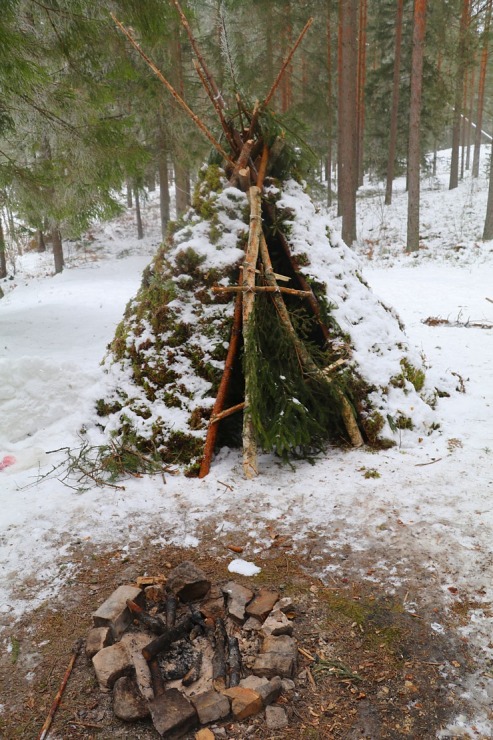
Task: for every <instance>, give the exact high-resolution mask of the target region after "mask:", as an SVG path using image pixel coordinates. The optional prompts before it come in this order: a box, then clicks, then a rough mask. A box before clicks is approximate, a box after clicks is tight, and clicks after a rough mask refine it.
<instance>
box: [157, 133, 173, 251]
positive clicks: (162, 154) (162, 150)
mask: <svg viewBox="0 0 493 740" xmlns="http://www.w3.org/2000/svg"><path fill="white" fill-rule="evenodd" d="M158 146H159V151H158V172H159V212H160V216H161V236H162V238H163V241H164V239H165V238H166V233H167V230H168V223H169V219H170V211H169V206H170V195H169V172H168V148H167V144H166V134H165V131H164V126H163V124H162V123H161V122H160V124H159V143H158Z"/></svg>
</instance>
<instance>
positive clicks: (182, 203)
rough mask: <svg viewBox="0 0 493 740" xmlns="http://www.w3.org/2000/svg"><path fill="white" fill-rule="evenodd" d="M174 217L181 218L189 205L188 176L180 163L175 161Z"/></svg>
mask: <svg viewBox="0 0 493 740" xmlns="http://www.w3.org/2000/svg"><path fill="white" fill-rule="evenodd" d="M175 192H176V215H177V216H178V217H180V216H182V215H183V214H184V213H185V211H186V210H187V208H188V206H189V205H190V176H189V173H188V170H187V168H186V167H185V166H184V165H183V163H182V162H181V161H179V160H178V159H175Z"/></svg>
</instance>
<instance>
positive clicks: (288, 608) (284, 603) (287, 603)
mask: <svg viewBox="0 0 493 740" xmlns="http://www.w3.org/2000/svg"><path fill="white" fill-rule="evenodd" d="M276 609H280V610H281V611H282V612H284V613H285V614H286V613H287V612H293V611H295V606H294V604H293V600H292V599H291V598H290V597H289V596H284V597H283V598H282V599H279V601H278V602H277V604H276Z"/></svg>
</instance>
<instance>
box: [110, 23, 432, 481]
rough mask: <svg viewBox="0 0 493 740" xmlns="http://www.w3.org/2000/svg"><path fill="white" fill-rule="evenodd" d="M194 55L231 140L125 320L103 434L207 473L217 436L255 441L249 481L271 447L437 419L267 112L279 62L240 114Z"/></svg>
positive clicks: (295, 446) (399, 338) (294, 450)
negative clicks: (266, 86)
mask: <svg viewBox="0 0 493 740" xmlns="http://www.w3.org/2000/svg"><path fill="white" fill-rule="evenodd" d="M308 26H309V24H307V26H306V27H305V29H304V31H303V32H302V34H301V35H300V37H299V39H298V41H297V42H296V44H295V45H294V47H293V49H292V50H291V52H290V53H289V54H288V55H287V57H286V61H285V64H284V65H283V68H285V65H286V64H287V63H288V62H289V59H290V56H292V53H294V50H295V48H296V46H297V45H298V43H299V42H300V41H301V38H302V36H303V34H304V33H305V32H306V30H307V28H308ZM123 30H124V29H123ZM124 32H125V33H126V34H127V35H128V36H129V38H130V40H131V41H132V43H133V44H134V46H137V45H136V43H135V42H134V41H133V39H132V38H131V36H130V35H129V34H128V32H126V31H125V30H124ZM190 33H191V32H190ZM191 38H193V37H192V36H191ZM137 48H138V46H137ZM139 53H142V52H141V51H140V50H139ZM144 56H145V55H144ZM197 59H198V61H197V65H196V66H197V68H198V71H199V76H200V78H201V80H202V83H203V84H204V87H205V88H206V90H207V91H208V93H209V94H210V97H211V100H213V101H214V106H215V108H216V109H217V112H218V117H219V121H220V123H221V126H222V129H223V134H224V136H223V143H224V147H223V144H219V143H218V141H217V140H216V139H215V137H214V136H213V135H212V134H210V132H207V135H208V138H209V140H211V143H213V146H214V150H215V152H216V162H214V163H212V164H209V165H208V166H204V167H203V168H202V169H201V171H200V172H199V174H198V182H197V185H196V188H195V194H194V199H193V204H192V208H191V209H190V210H189V212H188V213H187V214H186V216H185V217H184V218H183V219H182V221H181V222H180V223H178V224H175V225H174V227H173V229H172V230H171V231H170V234H169V236H168V239H167V241H166V244H164V245H163V246H162V247H161V248H160V250H159V252H158V254H157V255H156V257H155V259H154V261H153V263H152V264H151V266H150V267H149V268H147V270H146V271H145V273H144V276H143V280H142V286H141V288H140V291H139V293H138V294H137V296H136V297H135V299H134V300H133V301H131V302H130V303H129V305H128V306H127V309H126V313H125V316H124V318H123V321H122V322H121V324H120V325H119V327H118V329H117V332H116V336H115V339H114V340H113V342H112V344H111V346H110V352H109V355H108V357H107V360H106V367H107V370H108V373H109V374H110V376H111V378H112V384H111V385H112V387H113V390H112V391H110V392H109V393H108V394H107V397H106V398H104V399H101V400H100V402H99V404H98V412H99V413H100V415H101V416H102V417H106V420H105V428H106V430H107V431H108V432H109V433H110V434H112V435H113V436H114V437H116V438H118V439H119V440H121V441H123V442H124V443H125V445H127V446H131V447H132V446H133V447H134V448H135V449H137V450H139V451H140V452H142V453H145V454H146V455H152V456H153V457H155V458H156V459H159V460H162V461H163V462H165V463H167V464H174V465H177V466H180V467H183V468H184V469H185V470H186V471H187V472H188V473H189V474H200V475H202V476H203V475H206V474H207V472H208V471H209V468H210V465H211V460H212V458H213V455H214V451H215V450H216V449H217V448H218V447H220V446H222V445H228V446H242V447H243V467H244V472H245V475H246V476H247V477H252V476H254V475H256V474H257V473H258V464H257V450H258V449H261V450H264V451H268V452H274V453H276V454H277V455H279V456H281V457H282V458H285V459H288V458H292V457H296V456H302V457H308V456H312V455H314V454H316V453H317V452H319V451H320V450H322V449H324V447H325V446H326V445H327V444H329V443H330V444H338V445H343V446H346V447H350V446H360V445H362V444H369V445H372V446H376V447H385V446H390V445H393V444H395V443H396V442H400V443H402V440H403V436H404V437H406V435H416V433H417V434H420V435H423V434H424V433H426V431H430V430H431V429H432V428H433V425H434V414H433V411H432V408H431V406H432V405H433V403H434V400H435V391H434V389H430V390H427V389H426V383H425V373H424V369H423V366H422V361H421V358H420V357H419V356H416V355H415V354H414V353H413V352H412V351H411V350H410V349H409V347H408V344H407V340H406V337H405V335H404V333H403V329H402V326H401V324H400V322H399V320H398V318H397V316H396V315H395V314H394V312H393V311H392V310H390V309H388V308H387V307H385V306H384V305H383V304H382V303H381V302H380V301H379V300H378V299H377V298H376V297H375V296H374V294H373V293H372V291H371V289H370V288H369V287H368V285H367V284H366V283H365V281H364V279H363V277H362V275H361V271H360V265H359V263H358V260H357V259H356V257H355V255H354V254H353V252H352V251H351V250H350V249H349V248H348V247H347V246H346V245H345V244H344V243H343V242H342V241H341V240H340V239H338V238H337V237H335V236H334V235H333V234H332V232H331V228H330V224H329V222H328V219H327V218H326V216H324V215H323V214H321V213H319V212H318V210H317V208H316V206H315V204H314V203H313V202H312V201H311V199H310V197H309V195H308V194H307V192H306V190H305V188H304V186H303V184H302V183H301V182H299V181H298V179H297V169H298V168H297V165H298V159H299V152H298V151H297V149H296V148H295V147H292V146H290V144H289V143H288V140H287V136H286V132H285V131H284V130H283V127H282V125H281V123H280V121H279V119H277V118H276V116H275V115H273V114H272V113H270V112H269V109H268V103H269V100H270V97H272V94H273V91H274V90H275V87H276V85H277V84H278V83H279V79H280V76H281V75H282V69H281V71H280V74H279V75H278V78H277V79H276V81H275V83H274V85H273V87H272V89H271V91H270V92H269V94H268V95H267V97H266V99H265V100H264V101H263V102H262V103H258V102H257V103H255V105H254V106H252V107H251V109H250V108H249V107H248V106H247V105H245V104H244V102H243V101H242V100H240V99H239V98H238V97H237V100H236V103H237V108H238V113H237V115H235V116H234V117H228V116H227V115H226V113H225V110H224V108H223V106H222V103H219V102H218V101H219V100H220V96H218V94H217V88H215V85H214V82H213V80H212V78H211V76H210V74H209V72H208V70H207V67H206V66H205V64H204V62H203V60H202V58H201V56H200V53H199V52H197ZM147 61H148V63H150V64H151V65H152V63H151V62H150V60H147ZM154 71H155V72H156V70H154ZM156 73H159V71H157V72H156ZM159 74H160V73H159ZM238 122H241V125H238ZM199 123H201V122H199ZM199 127H200V125H199Z"/></svg>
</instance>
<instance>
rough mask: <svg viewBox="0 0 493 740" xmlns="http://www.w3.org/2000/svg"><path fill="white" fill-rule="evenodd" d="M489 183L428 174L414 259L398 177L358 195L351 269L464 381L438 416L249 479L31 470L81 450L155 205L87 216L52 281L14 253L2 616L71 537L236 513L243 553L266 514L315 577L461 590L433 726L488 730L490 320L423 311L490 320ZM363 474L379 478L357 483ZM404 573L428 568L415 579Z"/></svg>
mask: <svg viewBox="0 0 493 740" xmlns="http://www.w3.org/2000/svg"><path fill="white" fill-rule="evenodd" d="M444 159H446V157H444ZM399 187H400V190H399ZM486 187H487V184H486V180H485V179H484V178H482V179H480V180H479V181H478V182H476V183H472V181H471V180H470V179H466V180H465V181H464V182H463V183H462V184H461V186H460V187H459V189H457V190H455V191H452V192H449V191H447V190H446V189H445V188H446V185H445V176H443V177H441V176H439V177H438V178H436V179H435V180H433V181H432V180H431V179H430V180H427V181H426V182H425V183H424V191H423V205H422V219H421V220H422V230H421V234H422V244H423V249H422V250H421V251H420V252H419V254H418V255H417V256H412V257H410V256H405V255H403V254H402V247H403V245H404V244H405V225H406V210H405V208H406V196H405V194H404V193H403V184H402V183H398V188H397V194H396V196H395V197H394V203H393V205H392V206H391V207H390V208H385V207H384V206H383V195H382V194H381V193H378V192H376V190H375V188H374V187H370V186H368V187H367V188H366V189H365V190H364V192H363V194H362V197H361V199H360V203H359V244H358V251H359V252H360V253H361V254H362V255H363V256H364V262H365V264H364V272H365V277H366V278H367V280H368V281H369V283H370V284H371V285H372V287H373V289H374V290H375V292H377V293H378V294H379V295H380V296H381V297H382V298H383V299H385V301H386V302H387V303H389V304H391V305H393V306H394V307H395V308H396V309H397V311H398V312H399V313H400V315H401V317H402V318H403V320H404V323H405V324H406V328H407V332H408V335H409V337H410V340H411V342H412V343H414V344H415V345H416V346H417V347H418V349H419V350H420V351H421V350H422V351H423V352H424V354H425V355H426V357H427V359H428V361H429V363H430V365H431V368H430V370H429V373H430V374H431V377H432V378H433V377H436V378H439V377H440V376H441V375H443V373H444V372H446V371H450V370H452V371H454V372H456V373H457V385H458V386H459V385H460V384H461V379H462V380H463V381H464V383H465V389H466V393H465V394H464V393H456V394H454V395H453V396H452V397H451V398H444V399H442V400H441V401H440V403H439V407H438V410H437V419H438V421H439V422H440V425H441V426H440V429H439V430H438V431H437V432H436V433H434V434H433V435H432V436H431V437H429V438H425V439H423V440H422V441H421V442H420V443H419V445H418V446H413V447H412V448H406V447H405V446H403V445H398V446H397V447H396V448H394V449H392V450H388V451H385V452H381V453H378V454H375V453H372V452H370V451H368V450H365V449H360V450H355V451H351V452H342V451H340V450H329V451H328V452H327V454H326V456H325V457H324V458H323V459H320V460H319V461H318V462H317V463H316V464H315V465H314V466H312V465H309V464H308V463H300V464H298V465H297V466H296V469H295V470H293V469H291V468H289V467H286V468H281V467H279V465H278V463H277V462H276V461H275V460H273V459H272V458H268V457H265V458H263V459H262V461H261V472H262V474H261V476H260V477H259V478H258V479H256V480H254V481H250V482H246V481H244V480H243V479H242V474H241V465H240V464H239V462H240V461H239V456H238V454H237V452H236V451H234V452H233V451H229V450H224V451H223V452H222V453H221V454H220V456H219V459H218V460H217V461H216V462H215V464H214V466H213V468H212V472H211V474H210V475H209V476H208V477H207V478H206V479H204V480H201V481H199V480H189V479H184V478H181V477H179V476H178V477H170V476H168V477H167V481H166V484H165V485H164V484H163V482H162V481H161V480H160V479H158V478H155V479H149V478H147V479H141V480H136V479H132V480H129V481H125V490H124V491H120V490H115V489H108V488H106V489H104V490H101V489H97V488H94V489H91V490H88V491H85V492H83V493H77V492H75V491H73V490H71V489H69V488H67V487H66V486H64V485H63V484H62V483H61V482H59V481H58V480H57V479H56V478H52V477H46V478H44V479H42V480H41V481H40V482H37V481H38V479H39V476H45V475H46V474H47V473H48V472H49V471H50V469H51V467H52V466H53V465H56V464H57V463H58V462H59V461H60V460H61V459H62V458H63V452H50V451H52V450H58V449H59V448H62V447H67V446H70V447H74V446H79V445H80V438H79V436H78V433H79V431H80V430H81V428H83V427H84V426H88V427H90V426H91V424H92V423H93V422H94V421H95V420H96V417H95V413H94V407H93V404H94V400H95V399H96V398H98V397H100V396H101V395H102V389H103V386H104V383H105V378H104V375H103V372H102V369H101V367H100V361H101V359H102V357H103V355H104V352H105V346H106V344H107V343H108V341H110V339H111V338H112V335H113V331H114V327H115V325H116V324H117V322H118V321H119V319H120V318H121V315H122V312H123V308H124V306H125V303H126V301H127V300H128V299H129V298H130V297H131V296H132V295H133V294H134V293H135V291H136V289H137V287H138V285H139V282H140V274H141V271H142V269H143V267H144V266H145V264H146V263H147V262H148V260H149V259H150V255H151V254H152V251H153V248H154V247H155V245H156V244H157V243H158V241H159V236H158V218H157V211H156V206H155V205H154V204H153V203H152V201H151V202H150V203H149V204H148V205H147V207H146V210H145V218H146V220H147V227H148V232H147V233H148V236H146V238H145V239H144V241H143V242H138V241H137V240H136V239H135V238H134V237H133V235H132V233H133V229H134V226H133V223H132V219H131V216H130V215H129V214H127V216H126V217H125V218H122V219H119V221H118V222H117V223H116V224H112V225H111V226H109V225H107V226H105V227H101V228H100V229H94V231H93V236H94V238H95V240H94V241H93V242H91V244H90V245H87V244H86V245H85V246H83V247H81V248H77V247H76V246H75V245H72V247H71V253H70V255H69V260H68V267H67V269H66V270H65V271H64V272H63V274H61V275H59V276H57V277H51V276H50V271H51V257H50V256H49V255H48V256H46V257H45V256H40V255H37V254H33V253H28V254H25V255H24V256H23V257H20V258H18V260H17V272H16V275H15V279H14V280H13V281H9V280H6V281H2V283H1V287H2V288H3V290H4V292H5V293H6V297H5V298H4V299H3V300H2V301H1V302H0V574H1V578H0V625H1V624H2V622H3V623H4V624H5V625H7V624H8V622H9V621H10V618H11V616H12V615H20V614H21V613H23V612H24V611H26V610H29V609H32V608H34V607H35V606H37V605H39V604H40V603H42V602H43V601H44V600H45V599H46V598H47V597H48V596H49V595H50V594H52V593H53V592H54V591H56V589H57V588H59V586H60V585H61V584H62V583H63V581H64V579H65V578H66V577H67V568H66V567H65V568H64V569H62V568H61V566H60V562H59V556H60V555H63V554H65V553H67V551H68V550H69V548H70V546H71V545H72V544H73V543H74V542H77V541H81V540H85V539H87V540H90V541H92V542H94V543H110V542H113V541H118V542H119V543H120V545H121V542H122V541H124V542H130V541H131V540H132V539H134V538H135V537H136V536H138V535H139V533H140V532H142V531H146V529H145V528H147V526H148V520H149V515H150V514H151V513H153V517H154V520H156V516H157V519H158V521H159V523H160V533H159V535H156V542H166V543H171V542H175V543H179V544H184V545H195V544H197V545H198V544H199V542H200V538H201V527H203V526H204V524H205V523H206V522H207V523H210V522H211V521H214V522H215V523H216V524H217V532H218V535H219V534H220V533H221V532H227V531H228V530H233V529H235V528H236V527H237V526H238V521H239V519H240V518H241V522H242V528H243V531H248V533H249V538H250V540H251V543H252V546H251V549H250V556H251V559H252V560H255V552H256V550H258V549H260V548H261V547H262V546H263V544H264V543H265V541H266V540H267V538H268V534H267V531H266V526H267V525H268V524H269V523H270V524H273V523H275V526H276V528H277V530H278V531H282V530H283V529H284V530H285V531H289V532H290V534H291V535H293V533H295V534H294V537H295V539H297V540H299V541H300V542H302V541H303V540H304V539H306V537H309V536H310V535H311V536H313V533H315V534H316V535H317V537H318V542H319V548H318V554H317V555H316V556H315V557H314V567H316V563H317V561H316V559H315V558H317V557H318V558H320V575H321V576H322V577H325V578H330V577H331V575H334V574H335V573H338V574H341V573H344V571H345V568H348V567H349V565H348V562H349V561H350V562H351V563H352V567H353V568H355V567H358V563H360V564H361V567H360V573H359V575H360V577H361V578H367V579H372V580H379V581H381V582H383V583H385V584H386V587H387V588H388V589H393V588H398V587H401V586H402V585H403V584H404V586H406V584H409V598H408V601H407V602H406V605H407V607H408V608H409V609H410V610H411V611H413V610H419V606H420V599H423V600H425V599H426V600H427V601H428V602H430V601H433V599H436V600H437V601H438V600H439V601H440V602H443V603H445V604H450V605H451V604H453V601H454V599H455V598H457V595H459V596H461V595H467V598H469V599H470V600H471V601H474V603H475V605H476V606H475V608H474V609H472V610H471V611H470V622H469V625H468V626H467V627H466V628H464V630H463V636H464V637H468V638H469V640H470V641H471V642H472V643H473V644H474V646H475V649H476V651H477V655H478V659H479V662H478V670H477V673H476V675H475V676H474V677H472V678H471V679H470V681H469V686H468V687H467V688H468V691H469V702H470V712H469V713H468V716H464V717H458V718H457V722H456V724H455V725H454V726H453V727H449V728H447V731H446V734H445V735H444V737H469V736H471V737H476V738H477V737H485V738H487V737H493V721H492V719H491V717H488V711H489V705H490V704H491V698H492V697H493V680H492V677H493V674H492V673H491V665H492V664H493V663H492V662H493V644H492V642H491V634H492V631H493V615H492V613H491V611H490V606H491V602H492V601H493V554H492V548H491V542H492V541H493V464H492V463H493V423H492V421H491V416H492V401H493V391H492V387H493V386H492V383H491V367H492V366H493V329H491V328H487V329H484V328H470V327H460V328H452V327H447V326H434V327H433V326H427V325H425V324H423V323H422V320H423V319H425V318H427V317H429V316H435V317H441V318H448V319H450V320H451V321H455V320H456V319H459V320H460V321H462V322H465V321H467V319H470V320H482V321H484V322H490V323H491V322H492V321H493V304H492V303H490V302H488V301H487V300H486V298H490V299H492V300H493V245H492V243H486V244H484V243H482V242H481V241H480V237H481V230H482V224H483V221H484V214H485V204H486ZM334 225H335V228H337V227H338V226H339V224H338V223H337V221H335V222H334ZM91 434H94V433H93V432H91ZM396 439H397V441H399V440H398V438H396ZM13 458H15V462H14V463H13V464H9V463H11V462H12V460H13ZM2 468H3V469H2ZM369 470H370V471H376V473H378V474H379V476H380V477H374V478H373V477H370V478H365V472H367V471H369ZM225 484H226V485H225ZM228 487H231V488H232V490H230V489H229V488H228ZM320 543H322V544H320ZM348 552H350V553H352V554H351V556H350V557H349V558H348ZM324 553H330V556H331V560H330V562H331V564H330V566H327V559H326V558H324ZM418 571H419V572H421V573H424V574H425V575H426V582H425V583H424V584H422V586H421V588H419V589H418V588H417V587H416V584H415V582H414V578H415V576H416V573H417V572H418ZM19 573H22V574H23V575H28V574H31V573H32V574H34V575H35V578H36V582H37V587H36V589H35V592H34V593H32V594H31V596H32V598H31V599H30V600H29V601H25V600H23V598H22V597H21V595H20V594H19V592H18V591H16V590H15V589H14V586H15V584H17V582H18V578H19ZM434 628H435V629H436V630H437V631H440V630H441V629H443V627H442V625H440V624H439V623H437V624H436V625H435V627H434ZM0 629H1V626H0ZM1 639H2V638H1V635H0V640H1ZM5 641H6V640H5ZM473 726H474V727H475V728H476V730H477V731H475V730H474V729H472V727H473Z"/></svg>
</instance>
